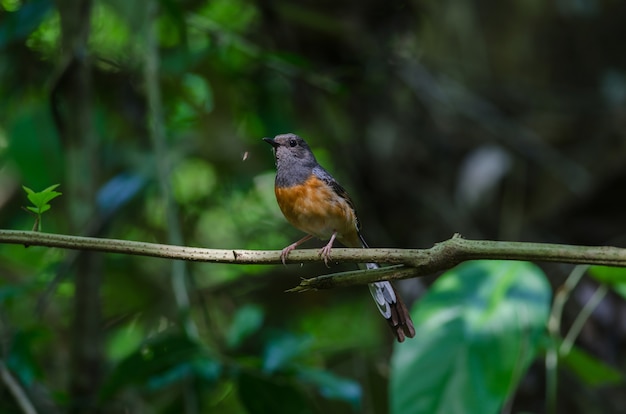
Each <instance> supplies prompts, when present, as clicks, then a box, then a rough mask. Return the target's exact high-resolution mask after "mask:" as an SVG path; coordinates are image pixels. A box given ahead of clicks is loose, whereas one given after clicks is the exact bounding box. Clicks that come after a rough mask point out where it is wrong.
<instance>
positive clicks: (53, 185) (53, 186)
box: [42, 184, 61, 194]
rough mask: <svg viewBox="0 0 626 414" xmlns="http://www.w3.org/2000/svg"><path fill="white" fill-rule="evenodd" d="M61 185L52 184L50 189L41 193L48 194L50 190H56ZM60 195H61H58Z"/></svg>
mask: <svg viewBox="0 0 626 414" xmlns="http://www.w3.org/2000/svg"><path fill="white" fill-rule="evenodd" d="M60 185H61V184H52V185H51V186H50V187H48V188H46V189H45V190H43V191H42V193H48V192H50V191H52V190H54V189H55V188H57V187H58V186H60ZM59 194H61V193H59Z"/></svg>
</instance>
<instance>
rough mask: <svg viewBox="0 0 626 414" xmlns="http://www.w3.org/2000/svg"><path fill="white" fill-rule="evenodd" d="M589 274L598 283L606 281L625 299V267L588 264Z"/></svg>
mask: <svg viewBox="0 0 626 414" xmlns="http://www.w3.org/2000/svg"><path fill="white" fill-rule="evenodd" d="M588 273H589V275H590V276H591V277H592V278H594V279H595V280H597V281H598V282H600V283H606V284H607V285H609V286H611V288H612V289H613V290H614V291H615V292H617V293H618V294H619V295H620V296H622V297H623V298H625V299H626V268H623V267H609V266H590V267H589V271H588Z"/></svg>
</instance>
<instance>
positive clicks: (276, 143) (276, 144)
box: [263, 138, 280, 148]
mask: <svg viewBox="0 0 626 414" xmlns="http://www.w3.org/2000/svg"><path fill="white" fill-rule="evenodd" d="M263 141H265V142H267V143H268V144H270V145H271V146H272V147H274V148H278V147H279V146H280V144H279V143H278V142H276V141H274V138H263Z"/></svg>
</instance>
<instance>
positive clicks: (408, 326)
mask: <svg viewBox="0 0 626 414" xmlns="http://www.w3.org/2000/svg"><path fill="white" fill-rule="evenodd" d="M359 238H360V239H361V244H362V245H363V247H365V248H367V247H369V246H368V245H367V243H366V242H365V240H364V239H363V236H361V235H360V234H359ZM365 266H366V267H367V269H378V268H379V267H380V266H379V265H378V264H377V263H366V264H365ZM368 287H369V288H370V293H371V294H372V297H373V298H374V302H376V306H377V307H378V311H379V312H380V313H381V315H383V317H384V318H385V320H386V321H387V323H388V324H389V327H390V328H391V331H392V332H393V334H394V335H395V336H396V339H397V340H398V342H404V340H405V339H406V338H407V337H409V338H413V337H414V336H415V327H414V326H413V321H412V320H411V315H410V314H409V310H408V309H407V308H406V306H405V304H404V302H402V299H401V298H400V295H398V294H397V293H396V290H395V289H394V287H393V285H392V284H391V282H388V281H382V282H374V283H370V284H369V285H368Z"/></svg>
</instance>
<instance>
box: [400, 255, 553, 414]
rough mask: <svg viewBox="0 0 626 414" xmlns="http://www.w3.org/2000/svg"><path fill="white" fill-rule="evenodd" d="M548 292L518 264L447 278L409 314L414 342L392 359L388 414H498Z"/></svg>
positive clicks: (530, 350)
mask: <svg viewBox="0 0 626 414" xmlns="http://www.w3.org/2000/svg"><path fill="white" fill-rule="evenodd" d="M550 297H551V290H550V285H549V284H548V282H547V280H546V278H545V275H544V274H543V272H542V271H541V270H540V269H539V268H538V267H536V266H534V265H532V264H530V263H525V262H507V261H474V262H469V263H465V264H463V265H461V266H458V267H457V268H455V269H453V270H452V271H449V272H446V273H445V274H444V275H442V276H441V277H440V278H439V280H437V282H435V283H434V284H433V286H432V287H431V288H430V290H429V292H428V293H427V294H426V295H425V296H424V298H423V299H422V300H421V301H420V302H419V304H418V306H417V307H416V309H415V311H414V312H413V321H414V322H415V328H416V331H417V335H416V337H415V338H414V339H412V340H409V341H406V342H404V343H403V344H397V345H396V349H395V353H394V355H393V358H392V374H391V412H392V413H398V414H399V413H402V414H418V413H449V414H454V413H482V414H489V413H497V412H498V411H499V410H500V409H501V407H502V406H503V404H504V403H505V401H506V400H507V398H509V397H510V394H511V392H512V391H513V390H514V389H515V387H516V386H517V384H518V382H519V380H520V378H521V377H522V375H523V374H524V372H525V371H526V369H527V367H528V365H529V364H530V363H531V361H532V360H533V358H534V357H535V355H536V352H537V350H538V348H539V346H540V344H541V340H542V338H544V335H545V328H544V327H545V324H546V322H547V319H548V314H549V306H550Z"/></svg>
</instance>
